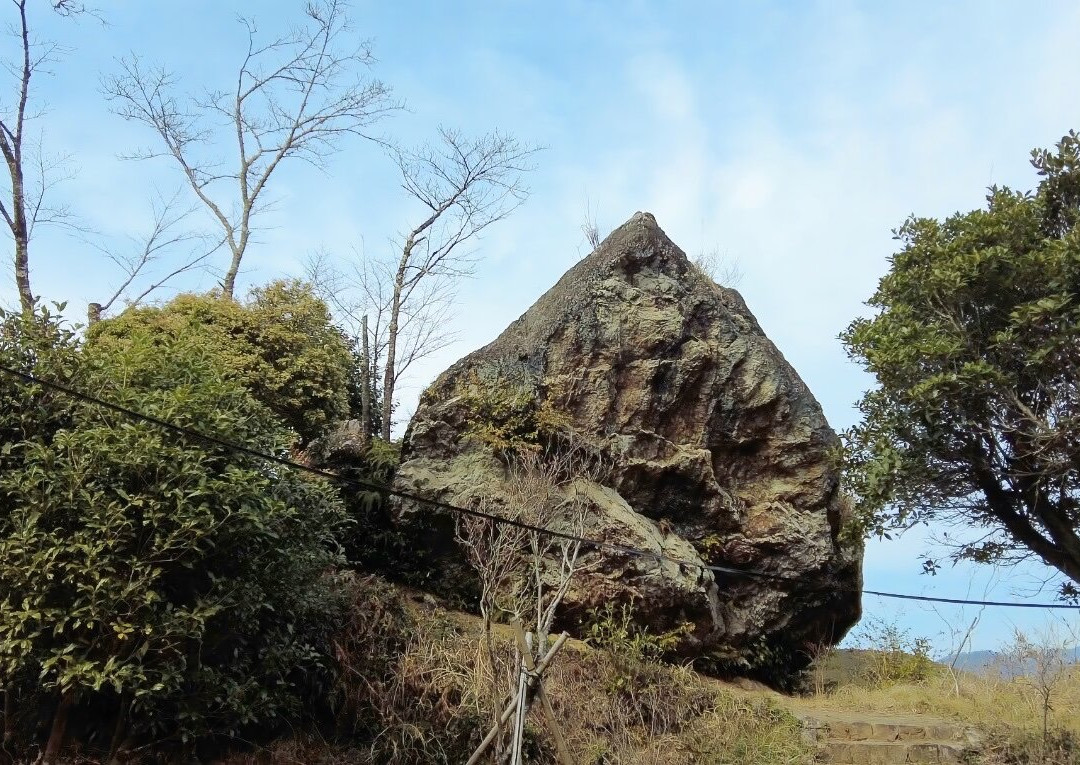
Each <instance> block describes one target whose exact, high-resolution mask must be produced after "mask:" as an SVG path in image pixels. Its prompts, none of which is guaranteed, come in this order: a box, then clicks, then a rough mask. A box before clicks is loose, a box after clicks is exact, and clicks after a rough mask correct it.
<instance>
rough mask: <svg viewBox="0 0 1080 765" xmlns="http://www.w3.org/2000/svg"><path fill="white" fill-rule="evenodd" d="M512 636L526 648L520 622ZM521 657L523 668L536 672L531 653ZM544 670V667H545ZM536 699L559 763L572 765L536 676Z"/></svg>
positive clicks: (515, 621)
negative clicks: (523, 662) (553, 740)
mask: <svg viewBox="0 0 1080 765" xmlns="http://www.w3.org/2000/svg"><path fill="white" fill-rule="evenodd" d="M513 625H514V636H515V637H516V638H517V643H518V647H519V648H527V647H528V639H527V636H526V635H525V632H524V630H523V628H522V626H521V620H519V619H515V620H514V622H513ZM522 656H524V657H525V667H526V669H528V670H529V671H530V672H536V666H535V665H534V664H533V658H532V651H525V650H523V651H522ZM545 668H546V667H545ZM536 697H537V698H538V699H540V709H541V710H542V711H543V713H544V717H545V718H547V723H548V728H549V730H550V731H551V737H552V738H553V739H555V749H556V751H557V752H558V753H559V761H560V762H562V764H563V765H574V760H573V758H572V757H571V756H570V747H568V746H567V745H566V738H565V737H564V736H563V732H562V728H561V727H560V726H559V720H558V719H557V718H556V717H555V710H554V709H552V707H551V700H550V699H548V695H547V693H545V692H544V683H543V678H541V677H540V676H539V674H538V675H537V680H536Z"/></svg>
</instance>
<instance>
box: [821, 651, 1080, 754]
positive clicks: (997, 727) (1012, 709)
mask: <svg viewBox="0 0 1080 765" xmlns="http://www.w3.org/2000/svg"><path fill="white" fill-rule="evenodd" d="M801 703H808V704H809V705H811V706H813V707H816V708H820V709H828V710H833V711H838V712H850V711H854V710H858V711H860V712H865V713H866V714H868V715H871V714H875V713H876V714H888V715H913V714H926V715H933V716H936V717H941V718H944V719H948V720H953V721H956V722H958V723H962V724H965V725H968V726H970V727H973V728H976V729H979V730H981V731H983V732H984V733H985V734H987V736H988V743H987V747H986V751H985V754H984V758H983V760H981V761H982V762H984V763H988V764H989V763H1010V764H1012V763H1032V764H1033V765H1034V764H1035V763H1041V764H1043V765H1050V764H1051V763H1055V764H1056V763H1061V764H1066V763H1068V764H1069V765H1072V764H1073V763H1080V746H1077V743H1078V742H1080V667H1076V666H1074V667H1072V668H1069V669H1067V670H1066V671H1064V672H1063V673H1062V674H1061V676H1060V677H1059V678H1057V679H1056V680H1055V682H1054V684H1053V687H1052V689H1051V690H1050V706H1049V709H1048V710H1047V711H1048V726H1047V730H1046V731H1045V735H1044V730H1043V712H1044V698H1043V695H1042V693H1041V691H1040V688H1039V686H1038V683H1037V682H1036V681H1033V680H1032V679H1030V678H1028V677H1012V678H1010V677H1008V676H1007V675H1002V674H1001V673H996V672H992V671H988V672H985V673H980V674H971V673H966V672H961V673H957V674H955V675H954V674H953V673H951V672H949V671H948V670H947V669H945V668H941V669H939V670H938V671H935V672H933V673H931V674H930V675H929V676H927V677H925V678H922V679H921V680H918V681H914V682H893V683H866V682H860V681H858V680H854V679H853V680H851V681H849V682H847V683H844V684H841V685H839V686H837V687H836V688H834V689H832V690H830V691H828V692H826V693H818V694H815V695H813V696H812V697H811V698H810V699H809V700H807V702H801Z"/></svg>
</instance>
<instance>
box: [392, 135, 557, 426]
mask: <svg viewBox="0 0 1080 765" xmlns="http://www.w3.org/2000/svg"><path fill="white" fill-rule="evenodd" d="M439 137H440V141H439V142H438V143H437V144H435V145H427V146H422V147H420V148H419V149H416V150H412V151H405V150H401V149H396V150H394V151H393V153H392V156H393V158H394V161H395V162H396V163H397V166H398V170H399V171H400V173H401V186H402V188H403V189H404V190H405V191H406V193H408V194H409V195H410V196H411V197H413V198H414V199H415V200H417V201H418V202H419V203H420V205H421V211H422V212H421V215H422V217H421V219H420V222H419V223H418V224H417V225H416V226H414V227H413V228H412V229H410V230H409V231H408V232H407V233H405V234H404V235H403V237H402V243H401V250H400V254H399V256H398V257H397V261H396V264H395V267H394V270H393V278H392V280H391V283H390V295H389V297H390V300H389V309H388V315H387V325H386V363H385V365H384V367H383V397H384V399H385V401H386V402H393V400H394V391H395V388H396V387H397V383H398V379H399V377H400V373H399V367H400V365H401V363H403V362H407V363H412V361H414V360H415V359H416V358H419V356H418V355H417V349H418V348H419V347H421V346H416V345H414V346H413V348H412V349H411V350H409V349H407V348H399V345H403V344H401V343H400V342H399V341H400V339H401V336H402V332H403V327H404V325H405V322H406V321H408V320H409V319H410V317H413V319H414V320H415V317H417V316H420V315H423V314H422V313H417V312H416V308H417V305H418V304H419V305H420V306H423V305H424V304H425V300H424V299H423V298H425V297H426V299H427V301H431V300H432V295H441V294H446V293H445V292H444V290H451V291H452V285H453V284H454V283H456V282H457V281H459V280H460V279H462V278H464V277H466V276H469V275H471V274H472V269H473V265H474V258H473V256H472V254H471V253H470V252H467V251H466V250H465V248H464V245H466V244H467V243H468V242H470V241H471V240H473V239H475V238H476V237H478V236H479V235H480V234H481V233H482V232H483V231H484V230H485V229H487V228H488V227H489V226H491V225H493V224H495V223H497V222H499V221H501V220H503V219H504V218H506V217H507V216H508V215H510V213H512V212H513V211H514V210H515V209H517V207H518V206H519V205H521V204H522V203H523V202H524V201H525V199H526V198H527V196H528V189H527V187H526V186H525V183H524V176H525V174H526V173H527V172H529V171H531V170H532V169H534V166H533V159H534V158H535V155H536V154H537V152H539V151H540V148H539V147H536V146H531V145H528V144H522V143H521V142H519V141H518V140H517V139H516V138H514V137H513V136H511V135H507V134H504V133H500V132H498V131H496V132H492V133H489V134H487V135H483V136H480V137H478V138H466V137H465V136H463V135H462V134H461V133H460V132H459V131H456V130H449V129H446V128H441V129H440V131H439ZM418 289H420V290H421V291H419V292H418ZM422 289H428V290H431V292H429V293H427V294H426V295H425V293H424V292H423V291H422ZM447 302H448V301H445V300H443V301H442V303H441V304H442V305H446V304H447ZM435 304H438V302H437V301H436V302H435ZM429 321H430V318H429ZM429 347H430V343H429ZM382 415H383V421H382V436H383V438H385V439H389V438H390V431H391V426H392V421H391V407H390V406H389V405H387V406H384V407H383V410H382Z"/></svg>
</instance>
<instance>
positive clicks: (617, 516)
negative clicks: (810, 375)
mask: <svg viewBox="0 0 1080 765" xmlns="http://www.w3.org/2000/svg"><path fill="white" fill-rule="evenodd" d="M485 386H486V387H485ZM477 390H481V391H483V390H488V391H491V392H492V394H493V395H494V394H500V395H503V394H504V395H505V396H507V397H508V399H507V400H506V401H501V402H497V403H498V405H497V406H488V405H486V404H485V402H484V400H483V399H482V397H481V398H478V395H477ZM522 402H524V403H522ZM515 417H516V418H518V419H516V420H515V419H513V418H515ZM500 418H502V421H501V422H498V420H499V419H500ZM492 419H494V420H496V421H497V422H495V423H494V425H491V426H490V427H488V425H490V423H488V422H487V421H488V420H492ZM545 420H546V421H547V422H548V426H547V427H550V429H551V430H553V431H557V430H565V431H569V432H571V433H572V434H573V436H574V438H575V439H577V441H578V442H580V443H584V444H586V445H587V447H588V449H589V450H590V452H591V453H593V454H595V455H598V458H599V461H600V464H602V465H603V466H604V468H603V470H602V472H601V473H597V474H593V475H590V476H589V477H588V480H583V481H581V482H579V484H578V487H577V489H576V491H578V495H579V496H584V497H586V498H587V503H588V505H589V510H588V513H587V527H586V533H587V535H588V536H590V537H593V538H599V539H602V540H604V541H607V542H612V543H615V544H619V545H625V546H629V547H635V548H640V549H644V550H648V551H652V552H655V553H661V554H663V555H665V556H668V557H670V558H674V559H678V560H681V561H688V562H690V563H707V564H712V565H719V566H723V567H728V568H730V569H735V570H752V571H757V572H762V573H764V574H767V575H769V577H772V578H762V577H748V576H743V575H739V574H720V573H713V572H708V571H703V570H702V569H700V568H696V567H694V566H682V565H678V564H674V563H670V562H664V561H661V562H657V561H656V560H650V559H645V558H641V557H634V556H628V555H623V554H619V553H617V552H611V551H610V550H608V551H603V552H598V551H595V550H594V551H590V552H588V553H587V558H586V562H587V565H586V566H585V567H584V570H583V571H582V573H580V574H579V575H578V576H577V578H576V579H575V586H574V588H573V589H572V591H571V592H570V594H569V596H568V597H567V599H566V616H567V618H566V622H567V623H571V626H572V622H573V618H571V617H574V616H576V615H580V614H581V613H582V612H584V611H586V610H587V609H589V608H591V607H595V606H598V605H600V604H604V603H607V602H613V601H614V602H618V601H631V600H633V601H634V603H635V606H634V610H635V614H636V618H638V619H640V620H641V621H642V622H644V623H646V624H648V625H650V627H651V628H652V629H654V630H660V629H669V628H672V627H674V626H676V625H678V624H681V623H686V622H689V623H690V624H691V625H693V629H692V632H691V634H690V635H689V636H688V638H687V640H686V641H685V642H684V651H686V652H687V653H689V654H695V655H702V654H709V655H712V656H715V657H718V658H720V659H722V660H724V661H727V662H733V663H735V664H739V663H742V664H746V665H748V666H759V667H767V666H770V662H785V661H795V662H796V663H797V662H798V661H799V656H800V655H801V654H803V653H805V650H806V648H807V647H808V646H810V645H817V644H821V643H832V642H835V641H838V640H839V639H840V638H841V637H842V636H843V634H844V633H845V632H846V631H847V630H848V628H850V626H851V625H852V624H854V623H855V621H857V619H858V616H859V608H860V607H859V595H858V594H857V591H858V589H859V587H860V586H861V556H862V551H861V549H860V548H859V547H858V546H857V545H847V544H845V543H844V542H842V541H841V540H842V538H843V537H842V535H841V533H840V532H841V526H842V524H843V520H844V519H843V518H842V516H843V510H842V507H843V503H842V501H841V497H840V495H839V491H838V472H837V467H836V454H835V450H836V447H837V446H838V441H837V437H836V435H835V433H834V432H833V431H832V430H831V429H830V427H829V425H828V423H827V422H826V420H825V418H824V416H823V414H822V411H821V407H820V405H819V404H818V403H817V401H816V400H815V399H814V397H813V395H812V394H811V393H810V391H809V390H808V389H807V387H806V385H805V384H804V383H803V381H802V380H801V379H800V378H799V376H798V374H796V372H795V370H794V369H792V367H791V366H790V365H789V364H788V363H787V362H786V361H785V360H784V358H783V356H782V355H781V354H780V352H779V351H778V350H777V349H776V347H775V346H774V345H773V344H772V343H771V342H770V341H769V339H768V338H767V337H765V334H764V333H763V332H762V330H761V327H760V326H759V325H758V323H757V321H756V320H755V319H754V317H753V315H752V314H751V313H750V311H749V310H748V309H747V307H746V304H745V303H744V302H743V299H742V298H741V296H740V295H739V293H738V292H736V291H735V290H733V289H727V288H724V287H721V286H718V285H717V284H716V283H714V282H713V281H712V280H711V279H710V278H709V277H708V276H706V275H705V274H704V273H703V272H702V271H701V270H700V269H698V268H697V267H696V266H695V265H693V264H692V263H691V262H690V261H689V260H688V259H687V257H686V255H685V254H684V253H683V252H682V251H681V250H680V249H679V248H678V247H677V246H676V245H675V244H674V243H672V242H671V240H670V239H668V237H667V236H666V235H665V234H664V232H663V231H662V230H661V229H660V227H659V226H658V225H657V223H656V221H655V220H654V219H653V217H652V216H651V215H649V214H648V213H638V214H636V215H635V216H634V217H633V218H631V219H630V220H629V221H628V222H627V223H626V224H624V225H623V226H621V227H620V228H618V229H616V230H615V231H614V232H613V233H612V234H611V235H610V236H609V237H608V238H607V239H606V240H605V241H604V242H603V243H602V244H601V245H600V246H599V247H598V248H597V249H596V250H595V251H594V252H593V253H592V254H590V255H589V256H588V257H586V258H584V259H583V260H581V261H580V262H579V263H578V264H577V265H575V266H574V267H573V268H571V269H570V271H568V272H567V273H566V274H565V275H564V276H563V277H562V279H560V280H559V282H558V283H557V284H556V285H555V286H554V287H552V288H551V289H550V290H549V291H548V292H547V293H546V294H545V295H543V296H542V297H541V298H540V299H539V300H538V301H537V302H536V304H535V305H533V306H532V307H531V308H530V309H529V310H528V311H526V312H525V314H523V315H522V316H521V317H520V318H519V319H518V320H517V321H515V322H514V323H513V324H511V325H510V326H509V327H507V329H506V330H505V331H504V332H503V333H502V334H501V335H500V336H499V337H498V338H497V339H496V340H495V341H494V342H492V343H491V344H490V345H488V346H486V347H484V348H481V349H480V350H478V351H475V352H474V353H471V354H469V355H468V356H466V357H465V358H463V359H462V360H460V361H459V362H457V363H456V364H454V365H453V366H452V367H451V368H450V369H448V370H447V371H446V372H444V373H443V374H442V375H441V376H440V377H439V378H438V379H437V380H436V381H435V383H434V384H433V385H432V386H431V387H430V388H429V389H428V390H427V391H426V392H425V393H424V395H423V397H422V398H421V402H420V405H419V407H418V409H417V411H416V414H415V416H414V417H413V420H412V423H411V424H410V426H409V430H408V432H407V435H406V439H405V443H404V446H403V455H402V458H403V462H402V465H401V467H400V469H399V471H398V474H397V478H396V486H397V487H398V488H400V489H404V490H407V491H413V492H417V493H419V494H423V495H425V496H429V497H435V498H438V499H441V500H444V501H447V502H452V503H456V504H470V503H475V502H477V501H478V500H480V499H487V500H488V501H495V502H496V504H498V503H499V502H500V501H504V500H505V497H506V491H507V481H508V480H509V478H508V471H507V459H506V457H505V453H504V452H503V451H501V450H500V447H501V446H502V445H503V444H502V443H501V442H500V440H499V439H504V440H505V438H506V437H510V438H520V439H524V440H527V439H530V438H532V439H535V440H543V439H544V438H545V437H546V436H545V431H544V427H546V426H545V424H544V423H545ZM485 428H486V429H485ZM500 428H501V429H500ZM485 433H486V434H487V436H488V437H485ZM397 513H398V517H399V518H401V519H403V520H407V521H412V522H413V523H412V524H411V525H413V526H414V527H419V528H424V529H427V530H429V532H430V533H429V538H428V539H427V540H426V543H427V546H428V547H430V548H434V549H435V550H436V555H437V556H441V560H442V563H443V564H446V565H449V564H451V563H453V562H454V560H455V556H456V555H458V553H457V552H456V551H455V549H454V544H453V542H452V537H453V535H452V533H451V531H450V529H451V526H450V525H449V524H450V522H449V520H448V519H447V518H445V517H444V516H440V515H439V514H438V513H433V512H432V511H431V510H430V509H428V508H425V507H423V506H420V505H414V504H412V503H409V502H399V503H398V506H397ZM765 674H768V672H765ZM774 679H775V678H774Z"/></svg>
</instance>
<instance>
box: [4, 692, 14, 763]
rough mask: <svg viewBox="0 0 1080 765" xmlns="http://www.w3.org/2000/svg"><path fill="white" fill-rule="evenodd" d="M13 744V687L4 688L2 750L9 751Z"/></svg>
mask: <svg viewBox="0 0 1080 765" xmlns="http://www.w3.org/2000/svg"><path fill="white" fill-rule="evenodd" d="M14 743H15V686H14V685H8V686H7V687H6V688H4V749H6V750H8V751H9V752H10V751H11V747H12V745H13V744H14Z"/></svg>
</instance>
